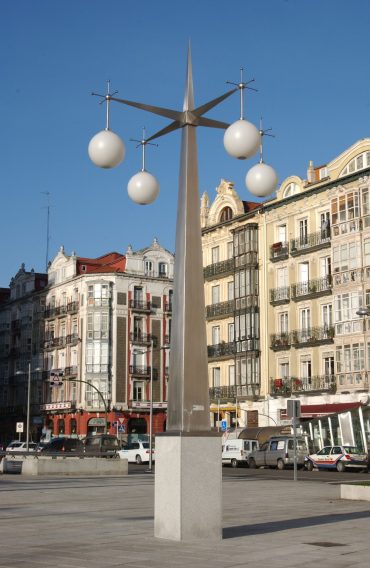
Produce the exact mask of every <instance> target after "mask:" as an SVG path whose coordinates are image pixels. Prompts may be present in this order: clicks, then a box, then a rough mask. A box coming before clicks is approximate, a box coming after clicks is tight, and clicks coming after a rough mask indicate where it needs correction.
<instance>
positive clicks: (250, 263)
mask: <svg viewBox="0 0 370 568" xmlns="http://www.w3.org/2000/svg"><path fill="white" fill-rule="evenodd" d="M246 266H247V267H250V268H257V266H258V254H257V251H248V252H246V253H243V254H240V255H238V256H236V257H235V268H243V267H246Z"/></svg>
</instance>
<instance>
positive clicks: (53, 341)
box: [43, 336, 67, 349]
mask: <svg viewBox="0 0 370 568" xmlns="http://www.w3.org/2000/svg"><path fill="white" fill-rule="evenodd" d="M66 345H67V338H66V337H64V336H62V337H50V338H48V339H45V340H44V343H43V349H61V348H62V347H65V346H66Z"/></svg>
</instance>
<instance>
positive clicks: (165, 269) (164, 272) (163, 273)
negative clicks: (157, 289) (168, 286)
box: [158, 262, 168, 277]
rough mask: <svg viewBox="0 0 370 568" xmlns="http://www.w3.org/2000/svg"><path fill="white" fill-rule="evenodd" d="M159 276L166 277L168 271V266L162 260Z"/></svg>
mask: <svg viewBox="0 0 370 568" xmlns="http://www.w3.org/2000/svg"><path fill="white" fill-rule="evenodd" d="M158 270H159V276H162V277H165V276H167V273H168V266H167V264H166V263H165V262H160V263H159V264H158Z"/></svg>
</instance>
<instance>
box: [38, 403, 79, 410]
mask: <svg viewBox="0 0 370 568" xmlns="http://www.w3.org/2000/svg"><path fill="white" fill-rule="evenodd" d="M69 408H72V403H71V402H70V401H68V402H49V403H48V404H42V405H41V410H68V409H69Z"/></svg>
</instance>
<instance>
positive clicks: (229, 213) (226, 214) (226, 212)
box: [220, 207, 233, 223]
mask: <svg viewBox="0 0 370 568" xmlns="http://www.w3.org/2000/svg"><path fill="white" fill-rule="evenodd" d="M232 218H233V210H232V209H231V207H224V208H223V209H222V211H221V215H220V223H224V222H225V221H230V219H232Z"/></svg>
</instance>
